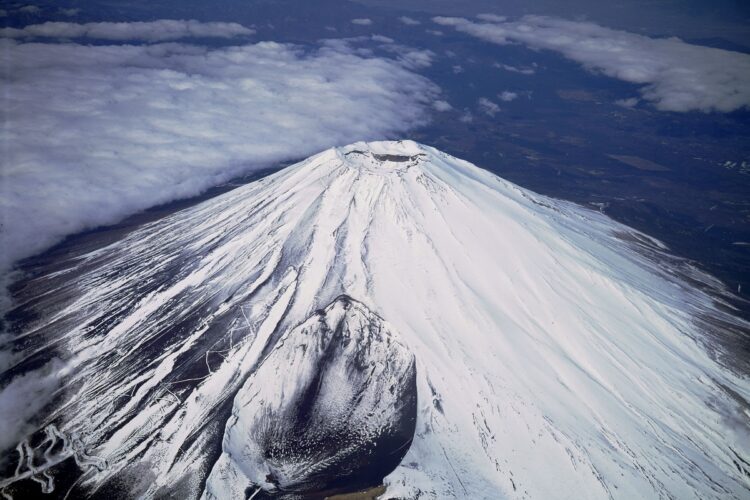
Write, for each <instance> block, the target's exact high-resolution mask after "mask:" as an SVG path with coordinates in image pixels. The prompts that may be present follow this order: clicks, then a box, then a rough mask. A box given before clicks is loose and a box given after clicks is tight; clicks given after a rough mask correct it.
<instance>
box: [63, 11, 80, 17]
mask: <svg viewBox="0 0 750 500" xmlns="http://www.w3.org/2000/svg"><path fill="white" fill-rule="evenodd" d="M80 12H81V9H60V14H62V15H64V16H68V17H75V16H77V15H78V14H79V13H80Z"/></svg>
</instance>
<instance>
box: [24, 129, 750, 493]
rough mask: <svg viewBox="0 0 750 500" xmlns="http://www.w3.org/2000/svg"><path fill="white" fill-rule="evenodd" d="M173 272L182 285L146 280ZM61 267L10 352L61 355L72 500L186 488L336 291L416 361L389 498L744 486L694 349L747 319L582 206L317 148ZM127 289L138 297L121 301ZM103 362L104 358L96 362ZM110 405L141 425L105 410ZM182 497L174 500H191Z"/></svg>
mask: <svg viewBox="0 0 750 500" xmlns="http://www.w3.org/2000/svg"><path fill="white" fill-rule="evenodd" d="M174 262H180V266H179V273H177V275H176V276H169V277H166V278H164V277H160V275H159V274H158V272H159V270H160V269H166V268H167V266H169V265H170V263H174ZM74 264H75V265H74V266H73V267H71V269H70V271H69V273H71V274H70V275H71V276H75V281H76V285H75V286H74V287H73V289H72V290H71V289H70V288H69V285H67V286H66V287H65V288H64V290H65V293H66V294H67V295H66V294H63V295H64V296H66V297H70V298H69V299H66V300H67V302H65V303H63V304H61V305H60V306H59V307H58V308H57V312H56V314H55V315H54V317H50V318H42V319H40V320H39V321H38V322H37V323H36V324H34V325H33V327H32V328H30V329H29V331H28V332H26V334H27V335H33V334H34V333H35V332H36V333H45V334H47V335H52V336H54V337H55V338H64V342H65V343H66V345H68V346H70V350H71V353H72V354H71V356H70V357H69V359H68V360H67V361H68V368H67V369H66V371H65V376H66V377H67V378H66V384H68V385H69V386H71V387H80V390H78V391H77V392H75V393H71V394H70V395H69V397H68V403H67V404H66V405H65V406H64V407H61V408H60V409H59V410H58V411H57V412H56V413H55V414H56V415H57V416H60V418H61V419H62V422H61V423H60V424H59V428H60V431H61V432H63V433H74V434H76V435H78V436H79V437H80V438H81V439H82V440H83V441H84V443H85V444H87V446H90V447H93V450H92V451H93V454H94V455H97V456H100V457H101V458H105V459H106V460H107V463H108V464H109V468H108V469H106V470H104V471H102V472H94V473H92V474H90V475H89V476H87V478H86V480H85V481H86V484H90V485H95V484H101V483H102V482H103V481H104V480H105V479H106V478H108V477H110V476H111V475H112V474H115V473H117V472H118V471H123V470H135V467H137V466H138V465H139V464H140V465H141V466H142V465H143V464H148V467H149V468H150V470H151V472H150V473H151V474H153V476H152V479H153V480H152V482H151V483H150V485H149V486H148V488H146V490H145V491H143V492H141V494H142V496H144V497H151V496H154V495H155V494H156V492H157V490H158V489H159V488H161V487H165V486H168V485H170V484H175V483H176V482H177V481H179V480H180V479H182V478H186V477H190V475H191V474H193V473H194V470H195V469H197V466H196V465H195V463H196V462H198V461H200V460H201V457H202V455H201V453H200V450H199V448H198V445H199V444H200V443H201V440H197V441H196V442H197V443H198V444H196V443H195V442H193V441H188V438H189V437H191V436H194V435H197V434H200V433H201V432H203V428H202V426H203V425H204V424H205V423H206V421H207V419H210V418H212V417H213V416H214V414H213V413H212V409H213V408H216V407H218V405H220V404H222V403H223V402H224V401H226V400H227V398H228V397H233V396H231V395H232V394H234V393H235V392H236V391H237V390H238V389H239V388H240V386H241V385H242V384H243V383H244V382H245V380H247V379H248V377H249V376H251V374H252V372H253V370H254V369H255V367H256V366H257V363H258V361H259V360H260V359H261V358H262V357H263V356H264V354H263V352H264V351H263V348H264V347H266V342H268V343H269V344H268V346H273V345H274V343H275V342H278V341H279V339H280V337H281V335H282V334H283V333H284V332H286V331H289V329H291V328H293V327H294V326H296V325H297V324H299V323H301V322H302V321H304V320H305V319H306V318H307V317H308V316H309V315H310V314H311V313H312V312H313V311H315V310H316V309H318V308H321V307H325V306H326V305H327V304H329V303H330V302H331V301H332V300H333V299H334V298H335V297H337V296H338V295H340V294H342V293H345V294H347V295H349V296H351V297H353V298H354V299H356V300H358V301H361V302H362V303H364V304H365V305H366V306H367V307H368V308H370V309H371V310H372V311H374V312H376V313H377V314H378V315H380V316H381V317H382V318H384V319H385V320H386V321H387V322H388V323H389V324H390V325H392V327H393V329H394V331H396V332H398V335H399V340H400V341H401V342H403V343H404V344H405V345H406V346H408V348H409V349H410V350H411V352H412V353H414V355H415V357H416V362H417V377H418V382H417V384H418V395H419V417H418V423H417V434H416V436H415V439H414V442H413V444H412V447H411V449H410V451H409V453H408V454H407V456H406V457H405V458H404V460H403V461H402V464H401V466H399V467H398V468H397V469H396V470H395V471H394V472H393V473H392V474H391V475H390V476H388V478H387V480H386V483H387V486H388V492H387V494H386V498H389V497H402V496H403V497H409V496H413V495H415V494H416V493H417V492H418V491H421V492H422V494H423V495H424V496H423V497H422V498H452V497H459V498H487V499H496V498H505V497H507V498H610V497H614V498H623V499H632V498H662V497H667V498H702V499H705V498H737V499H740V498H747V497H748V494H749V493H750V474H749V473H748V472H741V470H739V469H742V468H744V469H745V470H747V469H748V468H750V466H748V465H747V462H748V461H750V429H749V426H748V422H749V421H750V412H749V410H748V403H747V402H748V401H750V383H749V382H748V378H747V375H746V374H741V373H735V372H734V371H732V370H730V369H728V368H727V367H726V366H724V365H723V364H721V363H720V362H719V361H717V360H716V358H717V356H716V355H714V354H713V349H714V348H713V347H712V348H711V349H709V347H711V346H712V342H713V339H712V337H711V336H710V328H709V327H710V325H712V324H714V323H715V321H714V320H716V322H718V321H719V320H721V321H725V322H726V324H727V325H734V327H735V328H737V329H740V330H742V329H744V330H745V331H747V329H748V325H747V324H746V323H743V322H741V321H740V320H739V319H735V318H732V317H731V316H729V315H728V314H726V313H724V312H722V311H720V310H719V309H718V308H717V306H716V302H715V300H714V298H713V297H712V296H710V295H709V293H708V292H704V291H701V290H699V289H698V288H697V287H695V285H694V284H688V281H687V279H686V278H685V277H683V275H684V274H685V273H690V275H691V276H690V278H691V279H692V280H698V281H700V282H703V284H704V288H706V289H708V290H713V289H716V287H717V284H716V282H715V281H714V280H713V279H712V278H710V277H709V276H707V275H704V274H702V273H700V272H698V271H697V270H694V269H691V268H690V267H689V266H686V265H685V264H684V263H680V262H679V261H678V260H676V259H674V258H670V257H668V256H667V255H665V254H664V253H663V250H662V249H661V248H659V246H658V244H657V242H655V241H653V240H651V239H649V238H648V237H646V236H644V235H642V234H640V233H637V232H635V231H634V230H632V229H629V228H627V227H625V226H623V225H620V224H618V223H616V222H614V221H612V220H610V219H609V218H607V217H606V216H604V215H602V214H600V213H598V212H593V211H590V210H588V209H584V208H581V207H579V206H576V205H574V204H571V203H568V202H562V201H558V200H553V199H550V198H547V197H543V196H539V195H536V194H533V193H531V192H529V191H527V190H524V189H521V188H519V187H518V186H515V185H513V184H511V183H509V182H506V181H504V180H502V179H500V178H498V177H496V176H495V175H493V174H491V173H489V172H487V171H484V170H482V169H479V168H477V167H475V166H473V165H471V164H469V163H467V162H465V161H462V160H459V159H456V158H453V157H451V156H449V155H446V154H444V153H441V152H439V151H437V150H435V149H433V148H430V147H427V146H423V145H420V144H417V143H414V142H411V141H400V142H374V143H356V144H352V145H350V146H346V147H342V148H339V149H330V150H327V151H324V152H322V153H320V154H318V155H316V156H313V157H311V158H309V159H307V160H305V161H303V162H301V163H298V164H296V165H293V166H291V167H289V168H287V169H285V170H283V171H281V172H279V173H277V174H274V175H272V176H270V177H268V178H265V179H263V180H261V181H259V182H255V183H252V184H248V185H246V186H243V187H240V188H238V189H236V190H234V191H231V192H229V193H226V194H224V195H222V196H219V197H217V198H213V199H211V200H208V201H206V202H204V203H202V204H200V205H197V206H195V207H193V208H190V209H187V210H184V211H181V212H178V213H176V214H174V215H173V216H170V217H168V218H166V219H163V220H160V221H157V222H155V223H151V224H148V225H146V226H145V227H143V228H141V229H139V230H137V231H135V232H134V233H131V234H130V235H128V236H127V237H126V238H125V239H123V240H122V241H120V242H117V243H114V244H112V245H111V246H109V247H107V248H106V249H105V250H103V251H101V250H100V251H98V252H97V251H95V252H92V253H91V254H89V255H84V256H83V257H82V258H80V259H79V260H78V261H76V262H75V263H74ZM113 269H115V270H119V273H118V274H116V276H117V280H116V281H115V280H114V279H113V278H112V276H114V275H113V274H108V273H111V272H112V270H113ZM76 273H79V274H76ZM55 279H60V277H59V276H56V278H55ZM144 283H153V286H154V287H155V291H153V292H151V293H150V295H148V296H146V297H143V296H138V295H137V294H138V285H139V284H144ZM693 283H695V281H693ZM61 287H63V285H61ZM53 292H54V291H53ZM61 293H62V292H61ZM53 295H54V293H53ZM126 305H128V306H133V307H135V308H136V309H133V310H131V313H130V314H125V315H123V318H122V320H121V321H120V320H118V321H120V325H119V326H118V324H114V325H109V326H105V327H101V326H97V325H99V322H100V321H101V318H104V317H108V316H109V315H110V314H113V312H114V311H120V310H126V309H127V308H126V307H125V306H126ZM206 311H210V312H206ZM191 314H197V315H199V316H200V318H201V319H200V322H199V323H200V325H202V326H200V327H196V328H195V329H194V330H192V331H190V332H187V333H186V334H185V336H184V339H183V340H181V339H180V338H177V337H175V338H174V339H171V337H170V339H168V340H166V341H165V345H164V346H163V347H162V349H163V352H160V354H159V356H158V357H157V358H156V359H154V360H152V361H149V362H147V363H143V362H142V360H141V359H139V358H138V357H137V354H138V351H137V349H138V348H139V346H141V345H144V344H146V343H148V342H151V341H153V340H154V339H157V338H160V337H159V335H160V334H163V333H164V332H165V329H166V328H168V327H169V326H170V325H172V324H174V323H175V322H177V321H179V320H181V319H184V318H186V317H189V316H190V315H191ZM53 319H54V320H55V324H54V325H53V324H52V323H51V321H52V320H53ZM219 320H221V321H223V322H224V323H221V324H219V323H218V322H219ZM215 324H217V325H220V326H221V325H226V328H225V329H224V330H222V331H223V332H225V333H223V334H222V335H223V337H222V339H221V342H223V343H222V344H221V345H219V346H217V347H216V349H217V350H222V352H223V354H222V357H216V359H214V358H212V359H214V361H213V363H214V366H212V367H211V371H212V372H211V373H209V374H208V375H207V376H206V378H205V379H203V380H201V381H200V382H197V383H196V384H195V385H194V386H192V387H190V388H189V389H182V391H183V392H181V393H179V394H178V395H177V396H175V397H172V396H169V393H168V389H169V388H170V387H171V386H170V385H169V382H168V381H167V376H166V375H167V374H168V373H169V372H170V370H172V368H173V366H174V363H175V360H176V359H177V358H178V357H179V353H180V352H182V351H181V349H187V348H188V347H189V346H188V343H190V345H194V344H195V343H196V342H199V341H200V340H201V338H202V336H205V335H208V333H205V332H207V331H208V332H210V331H212V330H211V328H210V326H211V325H215ZM126 325H127V328H126ZM97 328H99V329H98V330H97ZM102 328H104V329H103V330H102ZM92 331H93V332H97V335H91V332H92ZM86 332H89V334H88V335H86ZM50 342H51V341H50ZM108 351H109V352H112V351H117V352H122V353H123V354H122V359H121V361H120V362H118V363H117V364H111V363H108V362H106V360H101V359H100V354H101V353H102V352H108ZM207 356H208V355H207ZM207 359H208V358H207ZM197 362H199V363H203V359H202V358H199V359H198V361H197ZM207 362H208V361H207ZM139 380H140V381H139ZM268 382H269V383H271V381H268ZM76 384H79V385H76ZM144 384H145V385H144ZM146 387H150V388H153V387H162V388H163V389H161V390H160V391H157V392H156V393H154V392H153V391H146ZM139 388H140V390H139ZM122 394H127V395H128V397H131V398H132V399H134V400H135V401H133V402H132V405H136V404H139V405H141V407H142V408H144V409H143V410H141V411H139V412H138V413H136V414H132V413H130V414H128V413H127V410H121V411H119V412H115V411H113V410H111V404H109V403H111V401H109V400H108V398H109V399H112V398H113V397H121V396H117V395H122ZM159 398H163V399H159ZM165 406H167V407H169V408H172V409H173V410H175V409H176V408H178V409H179V410H175V411H171V412H166V411H165V410H164V408H165ZM128 421H129V423H126V422H128ZM116 424H121V427H122V429H121V430H120V431H118V432H117V433H114V434H112V435H109V434H107V431H108V430H109V429H111V428H112V427H113V426H114V425H116ZM222 425H223V424H222ZM139 436H140V438H139ZM143 436H152V437H153V439H151V438H148V439H147V440H146V438H144V437H143ZM220 438H221V436H219V439H220ZM205 439H208V438H207V437H206V438H205ZM180 446H184V447H185V449H184V450H183V453H178V452H177V450H179V449H180ZM139 447H141V448H144V449H145V451H143V452H142V453H141V452H139V451H138V450H141V448H139ZM743 460H744V461H745V462H744V465H743V462H742V461H743ZM210 465H211V464H208V466H209V467H210ZM225 480H226V481H234V482H236V485H234V486H231V485H229V486H231V487H228V491H231V490H234V491H242V489H243V488H244V487H245V486H246V485H247V482H248V479H247V478H245V477H241V474H240V475H235V476H232V477H229V476H227V477H226V478H225ZM194 483H195V484H193V486H192V489H191V490H190V493H189V495H188V494H187V493H184V494H185V495H188V496H198V495H200V494H201V493H202V491H201V490H200V483H199V481H197V480H196V481H194ZM235 486H236V487H235Z"/></svg>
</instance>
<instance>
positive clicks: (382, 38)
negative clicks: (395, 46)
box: [370, 35, 395, 43]
mask: <svg viewBox="0 0 750 500" xmlns="http://www.w3.org/2000/svg"><path fill="white" fill-rule="evenodd" d="M370 39H371V40H372V41H373V42H380V43H393V42H395V40H394V39H393V38H391V37H388V36H383V35H372V36H371V37H370Z"/></svg>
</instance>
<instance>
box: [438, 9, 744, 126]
mask: <svg viewBox="0 0 750 500" xmlns="http://www.w3.org/2000/svg"><path fill="white" fill-rule="evenodd" d="M481 20H482V21H484V22H474V21H470V20H468V19H463V18H456V17H436V18H434V21H435V22H436V23H438V24H440V25H443V26H452V27H454V28H455V29H457V30H458V31H461V32H464V33H468V34H470V35H472V36H475V37H477V38H480V39H483V40H487V41H489V42H493V43H497V44H510V43H523V44H525V45H527V46H529V47H531V48H534V49H546V50H553V51H556V52H559V53H561V54H562V55H563V56H565V57H566V58H568V59H571V60H573V61H576V62H579V63H581V64H582V65H583V66H584V67H585V68H586V69H588V70H591V71H594V72H601V73H603V74H605V75H607V76H610V77H613V78H617V79H619V80H623V81H626V82H631V83H635V84H641V85H643V87H642V88H641V89H640V92H641V95H642V97H643V99H645V100H647V101H650V102H652V103H653V104H654V106H656V107H657V108H658V109H660V110H664V111H696V110H697V111H706V112H709V111H721V112H729V111H735V110H738V109H741V108H748V107H750V85H748V83H747V82H748V81H750V55H748V54H743V53H740V52H733V51H729V50H722V49H717V48H711V47H705V46H701V45H693V44H689V43H685V42H683V41H682V40H679V39H676V38H649V37H646V36H643V35H637V34H634V33H628V32H625V31H617V30H612V29H608V28H604V27H602V26H598V25H596V24H593V23H587V22H574V21H566V20H563V19H556V18H550V17H543V16H525V17H523V18H521V19H520V20H517V21H504V20H503V18H499V17H496V16H491V17H488V16H483V17H482V18H481Z"/></svg>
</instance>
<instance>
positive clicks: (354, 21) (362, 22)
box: [352, 17, 372, 26]
mask: <svg viewBox="0 0 750 500" xmlns="http://www.w3.org/2000/svg"><path fill="white" fill-rule="evenodd" d="M352 24H358V25H360V26H370V25H371V24H372V19H367V18H366V17H362V18H358V19H352Z"/></svg>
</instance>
